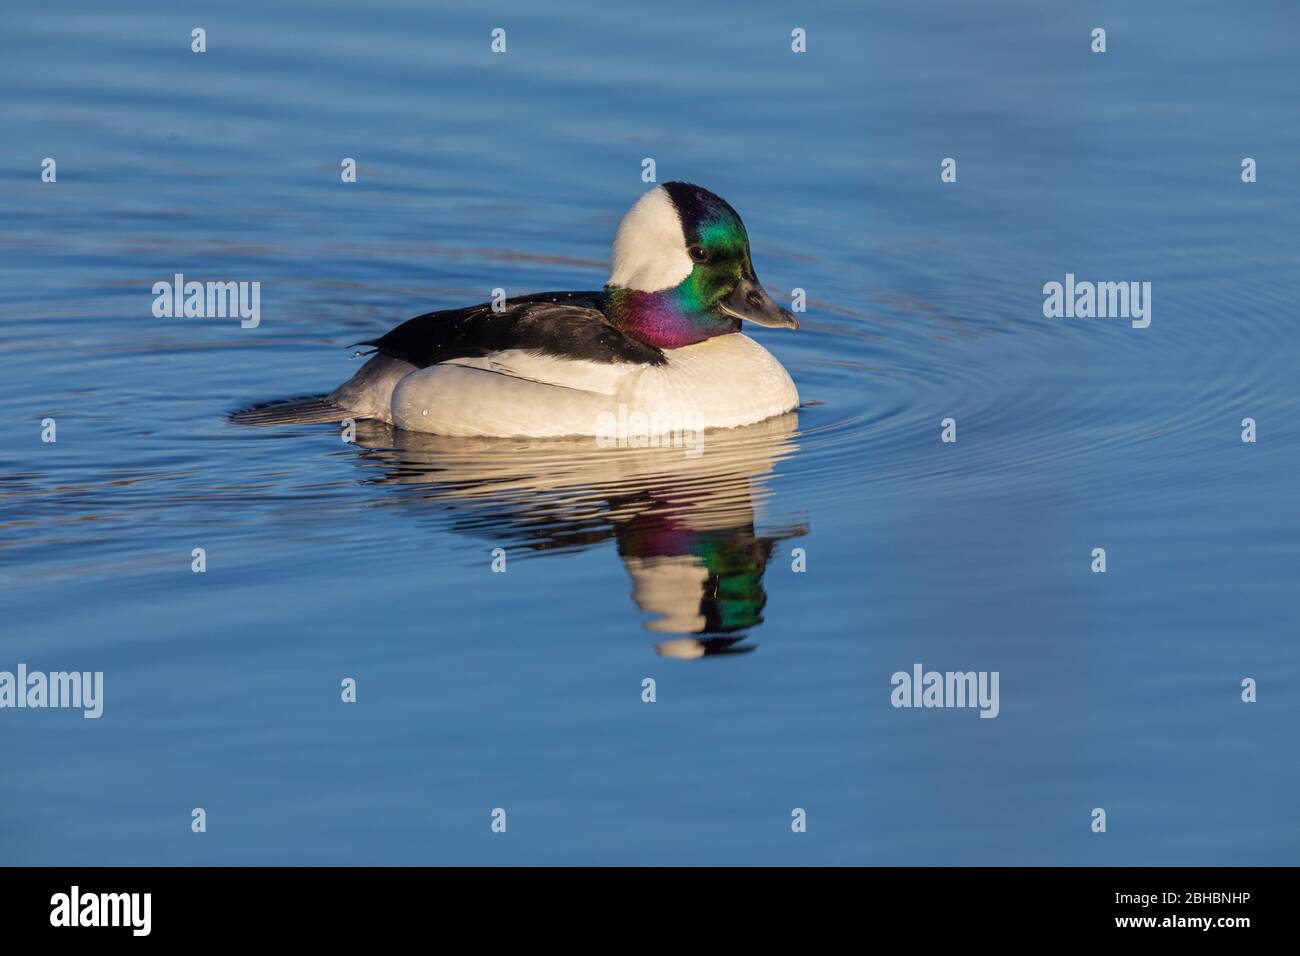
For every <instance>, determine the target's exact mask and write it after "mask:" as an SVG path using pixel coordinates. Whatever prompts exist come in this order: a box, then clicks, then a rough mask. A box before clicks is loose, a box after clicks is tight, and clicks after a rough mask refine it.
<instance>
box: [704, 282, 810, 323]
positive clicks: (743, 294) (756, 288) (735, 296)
mask: <svg viewBox="0 0 1300 956" xmlns="http://www.w3.org/2000/svg"><path fill="white" fill-rule="evenodd" d="M718 308H719V309H720V310H721V311H722V312H723V313H724V314H726V315H730V316H731V317H733V318H736V319H743V320H744V321H746V322H753V323H754V324H755V325H765V326H767V327H768V328H769V329H797V328H799V320H798V319H796V318H795V317H794V316H793V315H792V314H791V313H790V312H788V311H787V310H785V309H783V308H781V307H780V306H779V305H777V304H776V303H775V302H773V301H772V297H771V296H769V295H768V294H767V293H766V292H765V291H764V290H763V287H762V286H761V285H759V284H758V283H757V282H751V281H750V280H748V279H741V280H740V285H738V286H736V291H735V292H733V293H731V295H729V296H727V297H726V298H725V299H723V300H722V301H721V302H719V303H718Z"/></svg>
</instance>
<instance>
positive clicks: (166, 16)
mask: <svg viewBox="0 0 1300 956" xmlns="http://www.w3.org/2000/svg"><path fill="white" fill-rule="evenodd" d="M1139 6H1141V7H1142V8H1143V9H1137V7H1139ZM1054 7H1055V9H1054ZM196 26H201V27H203V28H204V29H205V30H206V31H207V52H206V53H203V54H201V55H200V54H195V53H192V52H191V50H190V31H191V30H192V29H193V28H194V27H196ZM1097 26H1102V27H1105V28H1106V30H1107V33H1108V50H1107V52H1106V53H1104V54H1095V53H1092V52H1090V49H1089V45H1090V41H1089V34H1090V32H1091V30H1092V28H1094V27H1097ZM1298 26H1300V8H1297V7H1296V6H1295V5H1294V4H1289V3H1281V2H1278V3H1260V4H1252V5H1250V7H1249V10H1246V9H1237V8H1235V7H1231V6H1230V5H1226V4H1222V3H1211V2H1197V3H1176V4H1175V3H1168V4H1142V5H1137V4H1129V3H1119V2H1112V3H1099V4H1090V5H1088V9H1084V8H1083V7H1081V6H1079V5H1077V4H1059V5H1052V4H1043V3H1040V2H1029V0H1025V2H1016V3H1001V4H989V5H985V4H979V5H962V4H947V3H942V4H941V3H908V4H905V5H904V4H898V5H876V4H867V5H865V6H864V5H862V4H858V3H848V2H844V3H827V4H814V5H812V6H811V7H809V6H806V5H802V4H799V5H788V6H787V5H781V4H776V3H756V4H746V5H745V12H744V14H743V15H737V14H736V12H735V10H734V9H733V8H732V5H730V4H723V5H713V4H700V3H696V2H678V0H670V2H666V3H662V4H655V5H635V6H629V7H627V8H626V9H623V10H620V9H616V8H614V7H613V6H612V5H607V4H597V3H563V2H562V3H557V4H546V5H540V4H529V3H522V2H517V0H509V2H504V3H497V4H494V5H493V6H492V7H491V9H486V10H480V9H477V5H472V4H464V5H451V4H437V5H431V4H423V3H416V2H401V3H386V4H373V5H372V4H366V5H344V4H338V3H328V4H322V3H319V2H310V3H308V2H287V3H286V2H275V3H270V4H268V3H249V2H243V0H238V2H231V3H225V4H221V5H220V6H216V7H212V6H204V7H202V8H194V9H188V8H187V7H186V5H183V4H181V5H177V4H162V3H157V4H139V5H130V6H129V7H124V6H121V5H105V4H102V3H91V2H86V3H74V4H59V5H44V6H37V7H30V6H28V7H24V8H23V9H22V10H14V11H12V12H11V14H10V15H9V16H7V17H6V20H5V25H4V27H3V30H2V31H0V131H3V135H2V136H0V139H3V147H2V148H0V222H2V223H3V230H2V231H0V243H2V244H3V246H2V248H3V255H0V349H2V350H3V352H4V355H5V357H6V362H5V370H6V371H5V374H4V375H3V376H2V377H0V408H3V415H2V416H0V462H2V465H3V471H2V477H3V482H2V483H0V545H2V546H0V575H2V580H0V587H2V592H0V593H2V594H3V602H4V614H3V621H4V625H3V628H2V629H0V670H9V671H13V670H15V669H16V667H17V665H18V664H19V663H25V664H26V665H27V666H28V668H29V669H32V670H42V671H58V670H77V671H103V673H104V714H103V716H102V718H100V719H98V720H86V719H83V718H82V716H81V714H80V713H79V712H77V711H72V710H51V709H46V710H26V709H25V710H8V709H6V710H0V767H2V768H3V770H0V782H2V788H0V862H4V863H27V864H31V863H41V864H148V863H164V864H211V863H216V864H240V863H258V864H272V863H309V864H324V863H358V864H360V863H365V864H416V863H456V864H493V863H565V864H580V863H581V864H585V863H646V864H674V863H687V864H726V863H739V864H758V863H790V864H862V863H866V864H1057V863H1071V864H1109V863H1117V864H1295V863H1297V862H1300V827H1298V826H1297V784H1298V783H1300V771H1298V769H1297V768H1298V767H1300V762H1298V761H1297V744H1296V741H1297V729H1298V728H1300V696H1298V693H1297V692H1298V690H1300V650H1297V636H1298V635H1300V611H1298V610H1297V600H1296V580H1297V576H1298V574H1300V524H1298V522H1297V513H1298V510H1297V504H1296V489H1297V474H1300V407H1298V403H1297V395H1298V394H1300V327H1298V326H1297V322H1296V318H1297V312H1296V303H1297V301H1300V269H1298V268H1297V267H1298V266H1300V261H1298V259H1300V254H1298V252H1297V250H1298V248H1300V245H1298V243H1297V240H1296V237H1297V234H1298V233H1300V203H1297V202H1296V185H1295V184H1296V182H1297V175H1298V174H1300V169H1298V168H1297V157H1300V124H1298V123H1297V122H1296V119H1297V117H1296V104H1297V103H1300V70H1298V69H1297V68H1296V53H1295V48H1294V37H1295V35H1296V30H1297V27H1298ZM494 27H503V28H505V29H506V31H507V38H508V39H507V52H506V53H504V54H500V55H494V54H492V53H491V51H490V49H489V44H490V41H491V38H490V32H491V30H492V29H493V28H494ZM795 27H802V28H804V29H805V30H806V31H807V37H808V41H807V42H808V51H807V52H806V53H804V54H795V53H792V52H791V49H790V42H791V40H790V35H791V30H792V29H794V28H795ZM45 157H51V158H54V159H55V160H56V161H57V182H55V183H43V182H41V162H42V159H43V158H45ZM344 157H352V158H355V159H356V161H357V164H358V180H357V182H356V183H354V184H344V183H342V182H341V180H340V162H341V160H342V159H343V158H344ZM647 157H650V158H653V159H654V160H655V162H656V166H657V175H658V179H659V180H660V181H665V180H669V179H684V180H689V181H694V182H698V183H700V184H701V185H704V186H706V187H707V188H710V189H712V190H714V191H715V192H717V193H719V194H720V195H722V196H724V197H725V198H727V199H728V200H729V201H730V202H731V204H732V205H734V206H735V207H736V208H737V210H738V211H739V212H740V213H741V215H742V216H743V217H744V219H745V222H746V225H747V227H748V230H749V233H750V236H751V239H752V242H753V249H754V261H755V265H756V267H757V270H758V273H759V276H760V278H761V279H762V280H763V282H764V283H765V285H766V286H767V287H768V288H769V289H770V290H771V291H772V292H773V294H774V296H775V297H776V298H778V299H780V300H783V301H789V296H790V292H791V290H792V289H794V288H802V289H805V290H806V291H807V296H808V308H807V312H806V313H805V314H804V315H803V316H801V318H802V319H803V327H802V328H801V329H800V330H798V331H797V332H785V331H776V330H759V331H758V332H756V333H753V334H754V335H755V337H756V338H757V339H758V340H759V341H760V342H761V343H762V344H763V345H765V346H766V347H767V348H769V349H770V350H771V351H773V352H774V354H776V355H777V356H778V357H779V358H780V360H781V361H782V362H783V363H784V364H785V365H786V367H787V368H788V369H789V371H790V373H791V375H792V376H793V378H794V379H795V381H796V383H797V385H798V387H799V390H800V393H801V396H802V398H803V401H804V403H805V404H804V407H802V408H800V409H799V410H798V412H797V413H795V414H793V415H791V416H789V417H788V418H787V419H779V420H777V421H774V422H769V423H766V424H765V425H763V426H761V427H758V428H754V429H745V430H741V431H739V432H737V433H734V434H721V433H718V434H713V433H710V435H708V436H707V437H706V445H705V453H704V454H703V455H702V456H700V457H699V458H697V459H687V458H685V456H684V455H682V454H681V452H680V450H662V449H660V450H656V449H640V450H634V449H628V450H622V451H618V450H597V449H595V448H593V447H592V445H591V444H590V443H585V444H584V443H582V442H555V443H527V442H511V441H498V442H490V441H483V442H477V443H472V442H451V441H445V440H438V439H433V438H429V437H427V436H425V437H420V436H411V435H404V434H402V433H399V432H394V431H392V430H391V429H387V428H381V427H375V426H363V427H362V428H360V429H359V431H358V434H357V441H356V443H355V444H345V443H344V442H342V441H341V440H340V436H339V432H338V429H337V427H335V426H329V425H318V426H295V427H288V428H279V429H250V428H241V427H237V426H235V425H232V424H230V423H229V422H227V421H226V419H225V416H226V414H227V413H228V412H230V411H231V410H232V409H235V408H238V407H241V406H243V405H247V404H250V403H252V402H256V401H263V400H268V399H273V398H278V397H283V396H289V395H309V394H319V393H322V392H325V391H328V390H329V389H331V388H333V387H334V386H335V385H337V384H338V383H339V382H341V381H342V380H343V379H345V378H346V377H347V376H349V375H350V374H351V373H352V372H353V371H354V370H355V369H356V367H357V364H358V363H357V361H356V360H353V359H350V355H351V353H352V351H353V350H352V349H350V348H349V347H348V346H350V345H351V344H352V343H355V342H357V341H359V340H362V339H365V338H369V337H372V336H374V335H376V334H380V333H382V332H384V331H386V330H387V329H388V328H390V327H391V326H393V325H395V324H396V323H397V322H399V321H401V320H402V319H405V318H407V317H408V316H410V315H414V314H417V313H419V312H423V311H426V310H429V309H433V308H441V307H451V306H455V305H463V304H468V303H472V302H480V301H483V300H485V299H487V298H489V297H490V295H491V290H492V289H493V288H495V287H503V288H505V289H506V290H507V291H508V292H509V293H512V294H513V293H523V292H529V291H541V290H551V289H588V288H596V287H599V286H600V285H601V284H602V283H603V281H604V280H605V278H606V276H607V271H606V264H607V259H608V251H609V244H610V241H611V238H612V235H613V230H614V228H615V226H616V224H617V222H618V220H619V218H620V217H621V215H622V213H623V212H624V211H625V209H626V208H627V207H628V206H629V205H630V204H631V203H632V202H633V201H634V200H635V199H636V198H637V197H638V196H639V195H640V194H641V192H642V191H643V190H644V189H645V188H647V187H646V185H645V184H644V183H643V182H642V181H641V170H642V160H643V159H644V158H647ZM945 157H953V158H955V159H956V160H957V164H958V165H957V173H958V175H957V181H956V182H955V183H942V182H941V181H940V162H941V160H943V159H944V158H945ZM1244 157H1251V158H1253V159H1255V160H1256V162H1257V164H1258V182H1256V183H1253V184H1246V183H1243V182H1242V180H1241V161H1242V159H1243V158H1244ZM175 273H183V274H184V275H185V276H186V277H187V278H190V279H199V280H209V279H210V280H244V281H258V282H260V283H261V310H262V318H261V324H260V325H259V326H258V327H257V328H253V329H244V328H241V327H240V325H239V323H238V322H237V321H233V320H228V319H194V318H191V319H184V318H175V319H169V318H155V317H154V316H153V314H152V311H151V310H152V305H153V294H152V292H151V286H152V285H153V283H154V282H156V281H159V280H169V279H171V277H172V276H173V275H174V274H175ZM1067 273H1070V274H1073V275H1075V276H1076V277H1077V278H1078V279H1079V280H1080V281H1083V280H1089V281H1125V282H1127V281H1141V282H1150V283H1151V284H1152V297H1151V313H1150V318H1151V324H1150V326H1149V327H1147V328H1133V327H1132V325H1131V323H1130V322H1129V321H1128V320H1125V319H1068V318H1060V319H1056V318H1053V319H1049V318H1045V317H1044V314H1043V300H1044V296H1043V285H1044V283H1047V282H1051V281H1059V282H1063V281H1064V280H1065V276H1066V274H1067ZM948 417H951V418H953V419H954V420H955V421H956V429H957V441H956V443H944V442H942V441H940V427H941V426H940V422H941V421H942V420H943V419H945V418H948ZM1247 417H1249V418H1253V419H1254V420H1255V421H1256V423H1257V429H1258V440H1257V441H1256V442H1255V443H1253V444H1251V443H1243V441H1242V440H1241V433H1242V420H1243V418H1247ZM46 418H54V419H55V420H56V422H57V442H56V443H53V444H51V443H46V442H42V440H41V433H42V424H41V423H42V421H43V420H44V419H46ZM195 548H203V549H204V550H205V552H206V562H207V570H206V572H205V573H203V574H196V573H193V572H192V571H191V560H192V558H191V553H192V551H193V549H195ZM497 548H501V549H505V554H506V555H507V560H508V564H507V571H506V573H504V574H502V573H493V571H492V569H491V563H492V552H493V549H497ZM796 548H801V549H803V552H802V554H803V560H804V561H805V562H806V571H803V572H802V573H798V572H796V571H794V570H793V569H792V568H793V565H794V563H795V562H796V559H797V555H796V554H795V551H794V549H796ZM1094 548H1104V549H1105V550H1106V561H1107V570H1106V573H1104V574H1099V573H1093V572H1092V571H1091V570H1090V566H1091V564H1092V562H1093V559H1092V552H1093V549H1094ZM918 663H919V664H922V665H923V666H924V667H925V668H926V669H936V670H939V671H948V670H959V671H966V670H975V671H997V672H998V673H999V675H1000V713H999V715H998V716H997V718H996V719H979V717H978V716H977V712H976V711H975V710H971V709H921V710H916V709H896V708H894V707H893V706H891V703H890V692H891V690H892V687H891V675H892V674H894V673H895V672H896V671H900V670H901V671H908V672H910V671H911V669H912V667H913V665H914V664H918ZM347 677H351V678H354V679H355V680H356V682H357V688H358V689H357V695H358V700H357V702H356V703H355V704H344V703H342V702H341V700H340V694H341V691H340V685H341V681H342V680H343V679H344V678H347ZM1246 677H1250V678H1253V679H1255V680H1256V681H1257V682H1258V702H1257V703H1254V704H1246V703H1243V702H1242V700H1241V693H1242V690H1241V682H1242V680H1243V679H1244V678H1246ZM645 678H653V679H654V680H655V681H656V698H657V699H656V701H655V702H654V703H653V704H648V703H644V702H643V701H642V699H641V695H642V682H643V680H644V679H645ZM196 807H202V808H204V810H205V811H206V814H207V832H206V833H203V834H196V833H192V832H191V827H190V822H191V811H192V809H193V808H196ZM494 808H503V809H505V810H506V811H507V814H508V829H507V832H506V833H505V834H494V833H492V832H491V829H490V814H491V813H492V811H493V809H494ZM794 808H802V809H804V810H805V811H806V813H807V832H806V833H801V834H796V833H793V832H792V831H791V819H792V818H791V813H792V810H793V809H794ZM1094 808H1103V809H1104V810H1105V811H1106V814H1107V832H1106V833H1104V834H1099V833H1094V832H1092V831H1091V823H1092V812H1093V809H1094Z"/></svg>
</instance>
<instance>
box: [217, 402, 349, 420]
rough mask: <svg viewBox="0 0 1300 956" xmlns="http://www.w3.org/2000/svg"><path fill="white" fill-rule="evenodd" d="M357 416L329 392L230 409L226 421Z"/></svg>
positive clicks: (335, 418)
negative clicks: (327, 393)
mask: <svg viewBox="0 0 1300 956" xmlns="http://www.w3.org/2000/svg"><path fill="white" fill-rule="evenodd" d="M355 417H358V416H357V415H356V413H355V412H351V411H348V409H346V408H344V407H343V406H341V405H336V404H335V403H334V402H332V401H330V399H329V396H327V395H319V396H316V397H314V398H286V399H282V400H281V401H278V402H264V403H262V404H261V405H254V406H252V407H251V408H241V409H240V410H239V411H237V412H231V413H230V415H229V416H228V419H229V421H231V422H233V423H234V424H236V425H309V424H315V423H320V422H341V421H343V420H344V419H345V418H355Z"/></svg>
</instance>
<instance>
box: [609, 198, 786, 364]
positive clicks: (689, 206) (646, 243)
mask: <svg viewBox="0 0 1300 956" xmlns="http://www.w3.org/2000/svg"><path fill="white" fill-rule="evenodd" d="M608 289H609V292H610V297H611V306H610V313H611V317H612V318H613V319H614V320H615V321H616V322H617V323H618V324H619V326H620V327H621V328H622V329H623V331H624V332H626V333H627V334H629V335H632V336H634V337H636V338H638V339H640V340H641V341H644V342H647V343H649V344H651V345H655V346H657V347H659V348H665V349H672V348H681V347H683V346H686V345H692V344H695V343H697V342H702V341H704V340H705V339H708V338H712V337H713V336H715V335H724V334H726V333H729V332H737V331H739V330H740V323H741V321H742V320H746V319H747V320H749V321H752V322H756V323H757V324H759V325H767V326H774V327H779V328H798V326H799V323H798V322H797V321H796V320H795V318H794V316H792V315H791V314H790V313H789V312H787V311H786V310H784V309H782V308H780V307H779V306H777V305H776V303H774V302H773V301H772V300H771V298H770V297H769V296H768V295H767V293H766V292H764V291H763V287H762V286H761V285H759V283H758V277H757V276H756V275H755V273H754V264H753V260H752V259H751V257H750V251H749V235H748V233H746V232H745V224H744V223H743V222H741V220H740V216H739V215H738V214H737V213H736V211H735V210H734V209H732V208H731V206H730V204H728V203H727V201H726V200H724V199H723V198H722V197H720V196H717V195H715V194H713V193H711V192H709V191H708V190H707V189H703V188H701V187H699V186H694V185H691V184H690V183H679V182H670V183H664V184H663V185H662V186H656V187H655V188H654V189H652V190H650V192H648V193H646V194H645V195H644V196H642V197H641V199H640V200H638V201H637V203H636V205H634V206H633V207H632V209H631V210H630V211H629V212H628V214H627V215H626V216H625V217H624V219H623V222H622V223H621V224H620V226H619V229H618V235H617V237H616V238H615V240H614V261H613V268H612V270H611V273H610V278H609V283H608Z"/></svg>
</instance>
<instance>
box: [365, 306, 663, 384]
mask: <svg viewBox="0 0 1300 956" xmlns="http://www.w3.org/2000/svg"><path fill="white" fill-rule="evenodd" d="M606 303H607V298H606V295H605V293H604V292H540V293H536V294H533V295H527V296H522V297H520V298H517V299H508V300H507V301H506V303H505V305H504V307H503V308H502V309H501V310H500V311H493V309H492V304H491V303H487V302H485V303H483V304H482V305H474V306H470V307H469V308H465V309H444V310H442V311H439V312H427V313H425V314H424V315H417V316H416V317H415V318H413V319H408V320H407V321H405V322H403V323H402V324H401V325H399V326H397V328H395V329H393V330H392V331H391V332H389V333H388V334H387V335H383V336H380V337H379V338H377V339H372V340H370V341H368V342H361V343H359V344H361V345H373V346H374V347H375V348H376V349H377V350H378V351H379V352H380V353H382V354H384V355H388V356H390V357H392V358H395V359H401V360H402V361H404V362H410V363H411V364H412V365H414V366H416V367H417V368H427V367H428V366H430V365H437V364H439V363H442V362H448V361H451V360H453V359H465V358H479V357H485V356H492V355H496V354H499V353H502V352H515V351H523V352H530V353H535V354H539V355H546V356H551V357H554V358H558V359H570V360H574V361H582V362H596V363H608V364H619V363H634V364H638V365H659V364H662V363H663V362H664V361H665V359H664V354H663V352H661V351H660V350H659V349H657V348H655V347H654V346H652V345H646V344H645V343H644V342H639V341H637V340H636V339H634V338H631V337H630V336H627V335H625V334H624V333H623V332H621V331H620V330H619V329H618V328H616V327H615V326H614V325H613V324H612V323H611V322H610V321H609V319H608V318H607V317H606V315H605V306H606Z"/></svg>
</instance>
